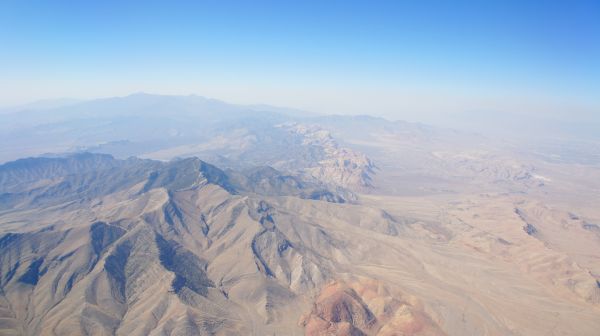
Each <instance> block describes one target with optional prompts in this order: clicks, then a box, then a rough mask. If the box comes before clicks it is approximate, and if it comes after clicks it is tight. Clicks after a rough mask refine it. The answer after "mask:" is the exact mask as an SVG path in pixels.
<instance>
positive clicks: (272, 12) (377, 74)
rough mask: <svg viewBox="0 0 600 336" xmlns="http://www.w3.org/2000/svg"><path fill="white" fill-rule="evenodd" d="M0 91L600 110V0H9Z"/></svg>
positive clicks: (389, 112)
mask: <svg viewBox="0 0 600 336" xmlns="http://www.w3.org/2000/svg"><path fill="white" fill-rule="evenodd" d="M0 74H1V75H0V105H8V104H15V103H20V102H25V101H32V100H36V99H42V98H51V97H76V98H77V97H80V98H91V97H100V96H113V95H126V94H129V93H132V92H138V91H145V92H151V93H166V94H189V93H195V94H199V95H204V96H209V97H214V98H220V99H222V100H226V101H230V102H237V103H270V104H276V105H277V104H278V105H285V106H290V107H297V108H303V109H310V110H313V111H317V112H329V113H368V114H376V115H384V116H388V117H398V118H406V119H413V120H419V119H425V120H427V119H428V118H432V117H437V116H439V115H441V114H444V113H456V112H462V111H480V110H481V111H499V112H512V113H530V114H534V115H546V114H547V115H562V116H565V115H566V116H573V117H577V118H593V117H594V114H597V113H598V112H600V98H599V97H600V1H598V0H596V1H589V2H585V1H538V2H529V1H470V2H461V1H389V2H382V1H364V2H352V1H315V2H309V1H194V2H177V1H168V2H167V1H165V2H162V3H159V2H153V1H143V2H142V1H140V2H133V1H27V0H17V1H12V0H4V1H1V2H0Z"/></svg>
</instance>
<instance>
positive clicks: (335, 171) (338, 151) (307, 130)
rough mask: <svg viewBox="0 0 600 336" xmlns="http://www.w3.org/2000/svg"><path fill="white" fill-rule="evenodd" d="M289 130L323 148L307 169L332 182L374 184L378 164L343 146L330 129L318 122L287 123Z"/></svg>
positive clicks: (360, 187) (360, 185)
mask: <svg viewBox="0 0 600 336" xmlns="http://www.w3.org/2000/svg"><path fill="white" fill-rule="evenodd" d="M280 127H284V128H285V129H287V130H288V131H289V132H290V133H292V134H295V135H297V136H301V137H302V143H303V145H305V146H314V147H318V148H320V149H321V150H322V158H321V159H320V160H319V161H318V162H317V164H316V165H314V166H311V167H307V168H304V173H305V174H306V175H308V176H311V177H313V178H315V179H317V180H320V181H323V182H326V183H329V184H331V185H336V186H341V187H344V188H348V189H351V190H355V191H363V190H365V189H369V188H372V187H373V184H372V181H371V180H372V175H373V174H374V173H375V172H374V169H375V165H374V164H373V162H372V161H371V160H370V159H369V158H368V157H367V156H366V155H364V154H363V153H360V152H357V151H355V150H352V149H350V148H344V147H341V146H340V145H339V144H338V142H337V141H336V140H335V139H334V138H333V137H332V136H331V133H329V131H327V130H324V129H322V128H321V127H319V126H316V125H303V124H297V123H292V124H284V125H281V126H280Z"/></svg>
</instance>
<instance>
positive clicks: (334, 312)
mask: <svg viewBox="0 0 600 336" xmlns="http://www.w3.org/2000/svg"><path fill="white" fill-rule="evenodd" d="M300 323H301V325H303V326H304V327H305V335H311V336H318V335H339V336H349V335H351V336H355V335H378V336H393V335H428V336H433V335H445V334H444V332H443V331H442V330H441V329H440V328H439V327H438V325H437V324H436V323H435V322H434V321H433V320H432V319H431V318H430V317H429V316H428V315H427V314H426V313H425V312H424V311H423V310H422V305H421V304H420V302H419V301H418V300H417V299H416V298H414V297H412V296H407V295H402V294H401V293H393V294H392V293H390V291H389V290H388V289H387V288H386V287H385V286H384V285H383V284H382V283H380V282H378V281H376V280H372V279H361V280H358V281H353V282H350V283H346V282H344V281H334V282H331V283H329V284H328V285H326V286H325V287H324V288H323V289H322V290H321V293H320V294H319V296H318V297H317V298H316V300H315V303H314V305H313V309H312V311H311V312H310V313H308V314H307V315H305V316H304V317H303V318H302V320H301V321H300Z"/></svg>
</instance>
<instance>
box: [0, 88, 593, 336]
mask: <svg viewBox="0 0 600 336" xmlns="http://www.w3.org/2000/svg"><path fill="white" fill-rule="evenodd" d="M262 109H264V107H262ZM167 110H168V111H175V112H173V113H172V114H165V113H164V111H167ZM82 111H85V112H86V113H85V114H81V113H82ZM143 111H146V112H147V113H148V115H149V119H148V120H149V121H148V120H143V121H140V132H136V138H133V137H128V136H127V131H126V129H125V128H124V126H123V127H122V125H125V124H126V123H125V122H124V121H123V120H121V119H120V118H125V119H127V118H129V117H123V115H127V113H129V115H130V117H131V118H134V117H135V116H136V115H139V114H140V113H143ZM244 111H246V112H248V111H250V112H249V114H247V113H246V112H244ZM54 112H55V113H54V114H52V115H46V114H42V115H43V116H44V118H47V119H51V120H44V119H43V118H42V119H40V118H39V116H37V114H39V113H41V112H35V111H34V112H28V113H29V116H32V115H33V116H36V118H34V119H30V120H37V123H38V124H36V125H26V124H25V123H24V122H23V124H22V125H21V127H22V129H23V132H24V133H23V134H25V130H29V131H31V129H30V128H29V127H33V128H34V129H35V130H36V132H37V133H35V134H36V135H35V136H40V134H41V135H43V134H47V133H45V132H51V133H52V134H54V135H56V137H54V138H53V139H54V140H51V141H50V140H49V141H48V142H46V143H44V148H43V149H40V148H35V149H34V148H32V147H27V148H28V149H27V148H18V147H17V148H8V147H6V148H3V155H5V157H9V156H11V157H12V155H13V154H10V155H9V152H11V153H14V152H18V151H19V150H22V151H23V152H24V153H25V152H27V150H32V151H37V152H36V153H35V154H42V153H43V152H45V151H52V152H60V151H61V149H63V150H65V151H67V152H69V153H62V154H52V155H50V154H45V155H43V156H41V157H34V158H28V159H20V160H16V161H11V162H8V163H5V164H3V165H0V294H1V295H0V334H7V335H10V334H15V335H21V334H25V335H64V334H93V335H113V334H117V335H190V334H191V335H194V334H198V335H213V334H216V335H239V334H243V335H247V334H251V335H302V334H307V335H596V334H597V332H598V330H600V318H599V317H600V282H599V280H600V266H599V265H600V263H599V260H600V253H599V252H598V251H600V249H599V247H600V210H599V208H598V206H597V205H598V204H599V202H600V198H599V195H600V167H599V166H598V165H597V163H596V162H595V161H594V160H592V159H590V158H593V157H594V155H595V153H596V152H595V151H594V148H595V147H594V146H588V145H581V144H579V145H577V146H579V147H578V148H579V149H580V150H581V152H582V153H586V154H585V155H579V156H578V155H575V154H573V153H575V151H572V150H571V151H568V153H570V155H563V154H562V153H564V152H565V151H564V150H563V149H564V148H563V147H561V148H559V149H556V147H552V146H550V147H548V146H546V145H535V146H533V145H532V146H530V147H526V146H517V145H516V144H514V143H511V142H500V141H497V140H494V139H488V138H485V137H483V136H480V135H477V134H469V133H463V132H456V131H452V130H443V129H436V128H431V127H427V126H423V125H417V124H410V123H403V122H390V121H387V120H384V119H377V118H371V117H337V116H330V117H301V116H297V115H290V114H285V113H283V112H282V113H279V112H276V111H275V110H273V109H268V111H262V112H260V111H259V112H257V110H256V108H255V107H252V108H250V107H240V106H233V105H227V104H225V103H221V102H216V101H210V100H203V99H200V98H199V97H155V96H147V95H136V96H131V97H125V98H116V99H109V100H102V101H95V102H86V103H81V104H78V105H70V106H69V107H68V108H63V109H58V110H55V111H54ZM101 112H106V113H105V114H101ZM125 112H127V113H125ZM70 114H75V115H78V116H79V119H76V120H74V119H72V118H71V116H70ZM114 115H117V116H119V118H115V117H113V116H114ZM60 118H63V119H60ZM86 118H90V119H89V120H88V119H86ZM98 118H100V119H102V120H104V121H105V122H106V123H97V121H98ZM92 120H95V122H96V123H95V122H92ZM167 121H168V122H167ZM32 123H33V122H32ZM70 123H71V124H70ZM87 124H89V125H93V127H92V126H90V127H91V128H90V129H88V131H87V132H85V133H83V132H80V131H79V130H80V127H81V125H87ZM69 125H71V126H72V127H69ZM98 125H106V127H104V126H98ZM109 125H110V126H109ZM157 130H158V131H160V133H159V132H157ZM13 135H14V134H13ZM2 136H3V137H4V138H5V139H9V138H10V137H11V135H10V134H6V133H5V134H2ZM161 138H164V141H162V142H161V141H160V140H161ZM11 141H13V140H11ZM31 141H32V143H34V142H35V143H36V144H38V146H39V144H40V142H38V141H34V140H33V139H32V140H31ZM57 141H58V142H57ZM11 143H12V144H15V145H17V144H21V142H19V141H17V140H14V142H11ZM75 143H76V144H77V146H79V147H81V148H83V149H85V150H86V151H85V152H78V149H81V148H79V147H78V148H75V147H74V146H73V144H75ZM565 146H567V145H566V144H565ZM568 146H573V143H569V145H568ZM554 149H556V151H555V152H553V150H554ZM74 151H75V153H73V152H74ZM92 152H107V153H111V154H112V155H108V154H99V153H92ZM32 154H34V153H32ZM130 155H134V156H136V157H129V156H130ZM158 160H162V161H158Z"/></svg>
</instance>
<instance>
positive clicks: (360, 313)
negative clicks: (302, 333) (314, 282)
mask: <svg viewBox="0 0 600 336" xmlns="http://www.w3.org/2000/svg"><path fill="white" fill-rule="evenodd" d="M304 323H305V326H306V335H315V336H316V335H366V332H368V331H369V330H370V329H371V328H373V327H374V326H375V325H376V324H377V321H376V318H375V315H373V313H372V312H371V311H370V310H369V307H367V305H366V304H365V303H364V302H363V300H362V299H361V297H360V296H359V295H358V294H357V293H356V291H354V289H352V288H350V287H349V286H347V285H346V284H345V283H343V282H333V283H330V284H328V285H327V286H325V288H323V290H321V294H320V295H319V297H318V298H317V300H316V301H315V304H314V307H313V310H312V312H311V314H310V315H309V317H308V318H307V319H306V321H305V322H304Z"/></svg>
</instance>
